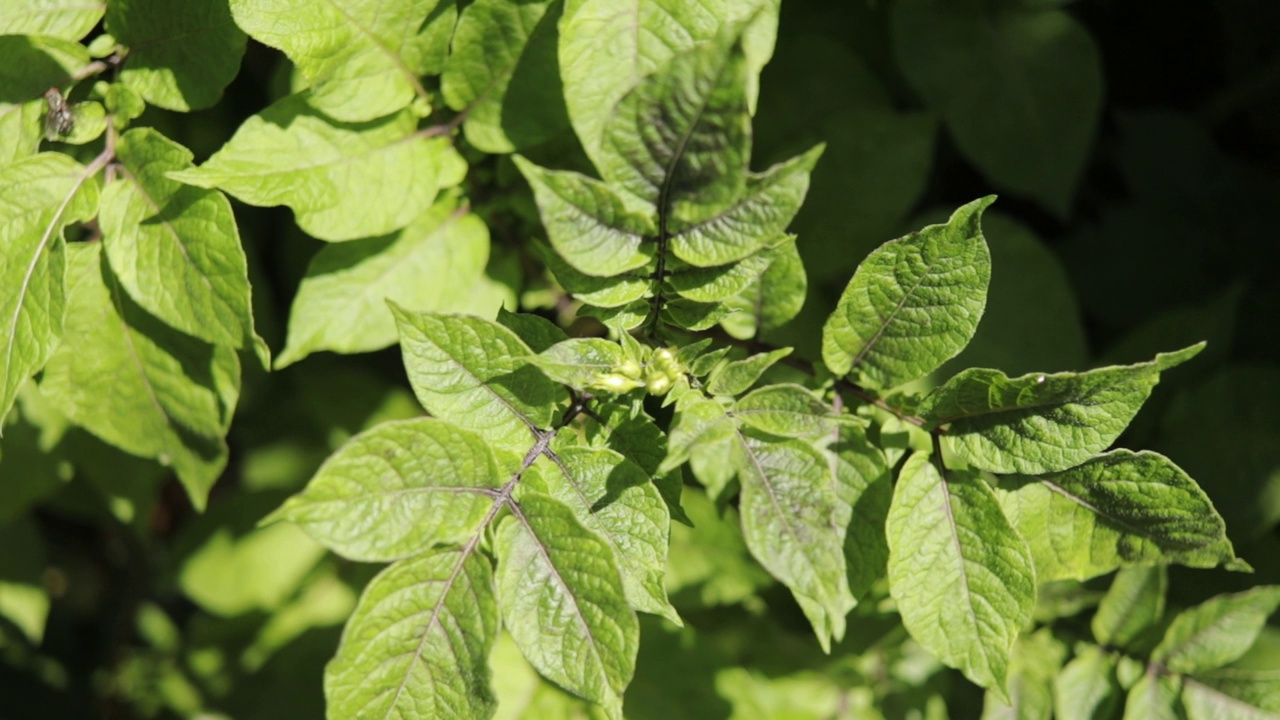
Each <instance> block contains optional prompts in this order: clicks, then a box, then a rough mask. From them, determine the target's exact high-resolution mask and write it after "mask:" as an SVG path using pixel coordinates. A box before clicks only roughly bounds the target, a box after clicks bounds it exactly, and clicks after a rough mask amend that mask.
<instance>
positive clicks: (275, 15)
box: [224, 0, 440, 234]
mask: <svg viewBox="0 0 1280 720" xmlns="http://www.w3.org/2000/svg"><path fill="white" fill-rule="evenodd" d="M224 2H225V0H224ZM437 4H438V0H404V1H403V2H394V3H386V2H380V1H379V0H326V2H322V3H316V2H310V1H309V0H231V12H232V14H234V15H235V20H236V23H238V24H239V25H240V27H242V28H244V30H245V32H247V33H249V35H250V36H252V37H253V39H254V40H257V41H258V42H261V43H263V44H264V45H270V46H271V47H273V48H277V49H279V50H281V51H283V52H284V54H285V55H287V56H288V57H289V59H290V60H292V61H293V63H294V64H295V65H296V66H297V68H298V70H299V71H300V72H301V73H302V74H303V76H304V77H305V78H306V79H307V80H308V81H309V82H310V83H311V103H312V107H315V108H316V109H317V110H320V111H321V112H323V113H325V114H326V115H328V116H330V117H332V118H335V119H337V120H343V121H346V122H365V121H368V120H374V119H376V118H380V117H384V116H386V115H390V114H392V113H394V112H397V111H399V110H402V109H404V108H405V107H406V106H408V105H409V103H410V102H411V101H412V100H413V98H414V96H415V94H416V95H423V96H425V95H426V92H425V91H424V90H423V89H422V85H421V83H420V82H419V81H418V76H419V75H422V74H425V73H426V72H427V71H428V70H430V69H432V68H431V65H432V63H433V61H434V58H435V57H436V55H437V53H438V52H439V50H438V49H437V48H433V47H431V45H432V44H433V43H436V42H440V39H439V38H436V37H435V36H434V35H433V34H432V32H431V30H432V29H433V24H432V23H429V22H428V18H429V16H430V15H431V13H432V11H433V10H435V9H436V6H437ZM371 234H376V233H371Z"/></svg>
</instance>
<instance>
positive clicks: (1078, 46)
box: [892, 0, 1102, 215]
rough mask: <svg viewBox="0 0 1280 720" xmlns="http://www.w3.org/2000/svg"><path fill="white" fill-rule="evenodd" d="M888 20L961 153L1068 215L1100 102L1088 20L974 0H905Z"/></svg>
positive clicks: (902, 58) (909, 72)
mask: <svg viewBox="0 0 1280 720" xmlns="http://www.w3.org/2000/svg"><path fill="white" fill-rule="evenodd" d="M892 27H893V40H894V49H895V51H896V55H897V58H898V63H899V66H900V67H901V68H902V72H903V73H904V74H905V75H906V77H907V79H908V80H909V81H910V82H911V84H912V85H913V86H914V87H915V88H916V90H917V91H919V92H920V94H921V95H922V96H923V97H924V98H925V100H926V101H927V103H928V105H929V106H930V107H933V108H937V109H938V110H940V111H941V113H942V117H943V119H944V120H945V121H946V124H947V128H948V129H949V130H950V131H951V135H952V137H953V138H955V142H956V145H957V146H958V147H959V149H960V152H961V153H962V154H964V156H965V157H967V158H968V159H969V160H970V161H971V162H973V163H974V164H975V165H976V166H977V167H978V169H979V170H981V171H982V172H983V173H984V174H986V175H987V177H989V178H990V179H991V180H992V181H993V182H994V183H996V184H997V185H1000V186H1004V187H1009V188H1011V189H1013V190H1016V191H1019V192H1020V193H1023V194H1025V195H1029V196H1031V197H1033V198H1035V199H1036V200H1039V201H1040V203H1041V204H1043V205H1045V206H1046V207H1048V208H1049V209H1050V210H1052V211H1054V212H1055V213H1057V214H1058V215H1066V213H1067V211H1068V210H1069V209H1070V206H1071V199H1072V196H1073V195H1074V193H1075V187H1076V183H1077V182H1078V181H1079V179H1080V174H1081V172H1082V171H1083V169H1084V166H1085V161H1086V160H1087V159H1088V157H1089V146H1090V145H1091V144H1092V142H1093V135H1094V132H1095V130H1096V128H1097V123H1098V116H1099V110H1100V108H1101V105H1102V69H1101V62H1100V58H1099V53H1098V48H1097V47H1096V46H1095V44H1094V42H1093V39H1092V38H1091V37H1090V35H1089V32H1088V31H1087V30H1086V29H1085V27H1084V26H1083V25H1082V24H1081V23H1080V22H1078V21H1077V20H1075V19H1074V18H1073V17H1072V16H1071V15H1070V14H1069V13H1067V12H1066V11H1064V10H1057V9H1048V8H1039V9H1030V8H1026V7H1022V6H1014V5H1005V4H1000V3H996V4H991V3H986V2H981V1H980V0H953V1H949V2H938V1H937V0H906V1H905V2H901V3H898V4H897V5H894V7H893V22H892ZM976 38H983V40H982V41H976Z"/></svg>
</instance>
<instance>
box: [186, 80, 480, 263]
mask: <svg viewBox="0 0 1280 720" xmlns="http://www.w3.org/2000/svg"><path fill="white" fill-rule="evenodd" d="M417 125H418V120H417V118H416V117H415V116H414V115H413V113H411V112H409V111H407V110H406V111H403V112H399V113H396V114H394V115H391V116H389V117H386V118H383V119H381V120H375V121H371V122H365V123H343V122H339V121H336V120H332V119H330V118H328V117H326V116H325V115H323V114H321V113H320V112H319V111H318V110H317V109H316V108H315V106H314V105H312V104H311V101H310V94H309V93H306V92H304V93H300V94H297V95H290V96H288V97H286V98H283V99H282V100H279V101H277V102H276V103H274V104H273V105H271V106H270V107H268V108H267V109H265V110H263V111H262V112H261V113H258V114H257V115H254V116H253V117H251V118H249V119H248V120H246V121H245V122H244V124H242V125H241V126H240V129H239V130H237V131H236V134H235V135H234V136H233V137H232V138H231V139H230V140H228V141H227V144H226V145H223V146H222V148H221V149H220V150H218V152H216V153H214V154H213V157H211V158H209V160H208V161H206V162H205V163H204V164H203V165H201V166H200V167H198V168H194V169H191V170H183V171H179V172H175V173H171V174H170V177H172V178H173V179H175V180H178V181H180V182H184V183H187V184H189V185H196V186H199V187H204V188H211V187H219V188H222V189H223V190H226V191H227V192H229V193H231V194H232V195H234V196H236V197H237V198H239V199H240V200H243V201H244V202H246V203H249V204H250V205H257V206H260V207H269V206H274V205H288V206H289V207H290V208H292V209H293V212H294V215H295V216H296V218H297V221H298V226H299V227H301V228H302V229H303V230H305V231H306V232H307V233H308V234H310V235H312V236H313V237H316V238H319V239H321V240H329V241H342V240H354V239H356V238H361V237H371V236H375V235H383V234H386V233H389V232H392V231H394V230H399V229H400V228H403V227H405V226H407V225H408V224H409V223H411V222H413V221H414V220H415V219H416V218H418V217H420V216H421V215H422V213H424V212H426V210H427V209H428V208H430V207H431V205H432V203H433V202H434V200H435V197H436V192H437V191H438V190H439V189H440V188H443V187H450V186H453V185H456V184H458V183H459V182H461V180H462V175H463V174H464V173H465V170H466V164H465V162H464V161H463V160H462V158H461V156H459V155H458V153H457V151H455V150H454V149H453V146H452V145H451V144H450V142H449V139H448V138H445V137H431V138H428V137H424V136H422V135H418V134H415V132H414V131H415V130H416V129H417Z"/></svg>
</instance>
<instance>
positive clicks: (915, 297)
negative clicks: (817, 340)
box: [822, 197, 995, 388]
mask: <svg viewBox="0 0 1280 720" xmlns="http://www.w3.org/2000/svg"><path fill="white" fill-rule="evenodd" d="M994 201H995V198H994V197H986V198H983V199H981V200H975V201H973V202H971V203H969V204H968V205H965V206H963V207H961V208H960V209H958V210H956V211H955V213H954V214H953V215H952V216H951V219H950V221H948V222H947V224H945V225H930V226H928V227H926V228H924V229H923V230H921V231H920V232H918V233H913V234H911V235H907V236H906V237H903V238H899V239H897V240H893V241H890V242H888V243H885V244H884V245H882V246H881V247H880V248H879V249H877V250H876V251H875V252H873V253H871V255H869V256H868V257H867V259H866V260H864V261H863V262H862V264H861V265H859V266H858V271H857V272H856V273H854V275H853V279H852V280H850V281H849V285H848V286H847V287H846V288H845V290H844V293H843V294H842V295H841V296H840V302H839V304H838V305H837V306H836V310H835V312H834V313H832V314H831V317H830V318H829V319H828V320H827V324H826V326H825V327H823V331H822V359H823V361H824V362H825V363H826V364H827V367H828V368H830V369H831V371H832V372H833V373H835V374H836V375H848V374H849V373H850V371H857V373H858V375H859V377H860V378H861V380H862V381H863V382H865V383H867V384H868V385H870V386H872V387H877V388H889V387H894V386H896V385H901V384H902V383H904V382H906V381H908V380H914V379H915V378H918V377H921V376H922V375H925V374H926V373H928V372H930V371H932V370H934V369H935V368H937V367H938V366H939V365H941V364H942V363H943V362H944V361H946V360H947V359H949V358H951V357H953V356H955V355H956V354H957V353H959V352H960V351H961V350H963V349H964V347H965V345H967V344H968V342H969V340H970V339H971V338H972V337H973V334H974V332H975V331H976V330H977V328H978V320H979V319H980V318H981V317H982V311H983V308H984V307H986V302H987V283H988V282H989V281H990V279H991V256H990V253H989V252H988V250H987V243H986V240H985V239H984V238H983V237H982V228H981V224H980V223H981V218H982V211H983V210H984V209H985V208H986V207H987V206H988V205H990V204H991V203H992V202H994Z"/></svg>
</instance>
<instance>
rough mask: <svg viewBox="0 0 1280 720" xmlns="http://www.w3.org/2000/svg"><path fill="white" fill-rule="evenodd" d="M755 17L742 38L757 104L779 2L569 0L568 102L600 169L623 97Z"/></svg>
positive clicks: (564, 54)
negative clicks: (603, 145)
mask: <svg viewBox="0 0 1280 720" xmlns="http://www.w3.org/2000/svg"><path fill="white" fill-rule="evenodd" d="M761 8H764V9H763V10H761ZM757 13H759V15H757ZM753 16H756V17H758V18H759V19H758V20H757V22H755V23H753V24H752V25H751V26H749V27H748V28H747V30H746V32H745V34H744V37H743V51H744V53H745V54H746V56H747V60H746V65H747V68H748V73H747V74H748V78H749V80H750V82H749V86H748V88H747V95H748V100H749V102H751V103H752V104H754V95H755V93H754V85H755V77H754V76H755V74H756V73H758V72H759V71H760V68H762V67H764V64H765V63H766V62H768V60H769V56H770V55H771V54H772V52H773V33H772V32H770V29H771V28H770V27H769V26H768V24H767V22H768V21H769V20H772V21H773V22H774V23H776V21H777V7H776V3H775V2H772V1H771V0H752V1H751V2H741V1H740V0H704V1H702V2H698V3H675V4H661V3H653V2H646V1H645V0H568V1H567V2H566V3H565V11H564V19H563V20H561V23H560V24H561V40H560V56H559V62H560V69H561V71H560V72H561V76H562V77H563V80H564V96H565V101H566V103H567V104H568V110H569V117H570V118H571V119H572V120H573V127H574V129H575V130H576V131H577V134H578V137H579V138H580V139H581V141H582V146H583V148H584V149H585V150H586V151H587V155H588V156H589V157H590V158H591V159H592V161H593V162H594V163H595V164H596V166H597V167H599V166H600V164H601V155H602V153H601V150H600V145H601V142H602V138H603V137H604V135H605V125H606V124H607V123H608V121H609V118H610V115H611V113H612V111H613V109H614V106H615V105H617V103H618V101H619V100H621V99H622V97H623V95H625V94H627V92H628V91H629V90H631V89H632V88H633V87H635V86H636V84H637V83H638V82H640V80H641V79H642V78H644V77H645V76H647V75H650V74H652V73H654V72H655V71H657V70H658V69H659V68H661V67H662V66H664V65H666V64H667V63H668V62H669V61H670V59H671V58H672V56H674V55H676V54H678V53H681V52H683V51H686V50H688V49H690V48H692V47H694V46H695V45H697V44H699V43H705V42H706V41H709V40H712V39H714V38H715V37H716V33H717V32H718V31H719V30H720V29H721V27H723V26H724V25H736V24H739V23H741V22H743V21H745V20H747V19H749V18H751V17H753Z"/></svg>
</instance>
